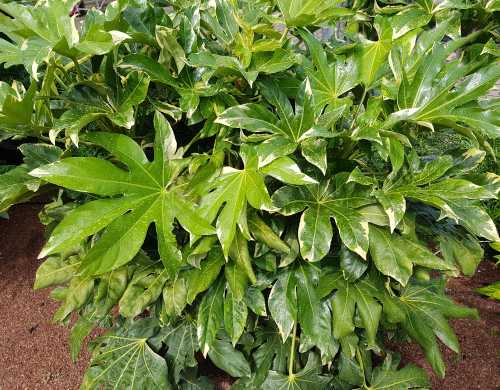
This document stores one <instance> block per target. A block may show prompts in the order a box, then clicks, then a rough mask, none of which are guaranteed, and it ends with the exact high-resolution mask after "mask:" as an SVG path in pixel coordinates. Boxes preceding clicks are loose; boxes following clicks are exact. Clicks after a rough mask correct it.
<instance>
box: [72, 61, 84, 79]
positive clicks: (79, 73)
mask: <svg viewBox="0 0 500 390" xmlns="http://www.w3.org/2000/svg"><path fill="white" fill-rule="evenodd" d="M71 60H72V61H73V63H74V64H75V69H76V74H77V75H78V81H83V80H84V78H83V73H82V70H81V68H80V64H79V63H78V60H77V59H76V58H72V59H71Z"/></svg>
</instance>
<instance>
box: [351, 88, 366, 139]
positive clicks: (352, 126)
mask: <svg viewBox="0 0 500 390" xmlns="http://www.w3.org/2000/svg"><path fill="white" fill-rule="evenodd" d="M367 92H368V91H367V89H366V88H365V89H364V90H363V95H362V96H361V101H360V102H359V106H358V108H357V110H356V113H355V114H354V117H353V118H352V122H351V127H350V128H349V135H351V134H352V130H353V129H354V126H355V125H356V118H357V117H358V115H359V112H360V111H361V106H362V105H363V102H364V100H365V97H366V93H367Z"/></svg>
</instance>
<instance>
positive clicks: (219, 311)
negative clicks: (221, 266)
mask: <svg viewBox="0 0 500 390" xmlns="http://www.w3.org/2000/svg"><path fill="white" fill-rule="evenodd" d="M226 283H227V282H226V279H225V278H224V277H223V276H222V275H220V276H219V277H218V278H217V280H216V281H215V282H214V283H213V284H212V286H211V287H210V288H209V289H208V291H207V293H206V294H205V295H204V297H203V299H202V300H201V303H200V308H199V315H198V340H199V342H200V348H201V352H202V353H203V355H204V356H206V355H207V353H208V352H209V350H210V348H211V347H212V345H213V343H214V341H215V335H216V333H217V331H218V330H219V327H220V325H221V323H222V319H223V316H224V290H225V288H226Z"/></svg>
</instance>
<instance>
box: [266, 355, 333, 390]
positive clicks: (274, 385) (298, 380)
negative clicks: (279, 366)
mask: <svg viewBox="0 0 500 390" xmlns="http://www.w3.org/2000/svg"><path fill="white" fill-rule="evenodd" d="M321 369H322V363H321V358H320V356H319V354H318V353H315V352H310V353H309V357H308V360H307V364H306V365H305V367H304V368H303V369H302V370H301V371H300V372H298V373H296V374H293V373H289V375H284V374H281V373H279V372H276V371H269V374H268V375H267V377H266V380H265V381H264V383H262V385H260V387H259V389H262V390H264V389H270V390H281V389H288V390H323V389H324V388H325V387H326V385H327V383H328V382H330V381H331V380H332V378H331V377H325V376H321V375H320V374H321Z"/></svg>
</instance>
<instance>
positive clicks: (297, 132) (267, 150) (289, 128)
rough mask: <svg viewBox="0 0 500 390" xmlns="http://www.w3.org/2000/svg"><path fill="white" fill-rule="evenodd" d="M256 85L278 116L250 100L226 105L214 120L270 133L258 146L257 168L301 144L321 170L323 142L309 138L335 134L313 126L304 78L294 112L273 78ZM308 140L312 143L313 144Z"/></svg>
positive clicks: (308, 88)
mask: <svg viewBox="0 0 500 390" xmlns="http://www.w3.org/2000/svg"><path fill="white" fill-rule="evenodd" d="M257 84H258V87H259V89H260V92H261V93H262V94H263V95H264V96H265V98H266V99H267V100H268V102H269V103H271V104H272V105H273V106H274V107H276V112H277V114H278V116H279V119H278V118H277V117H276V116H275V115H274V114H273V113H272V112H270V111H269V110H267V109H266V108H264V107H262V106H260V105H258V104H254V103H250V104H244V105H240V106H235V107H230V108H229V109H227V110H226V111H224V112H223V113H222V114H221V115H220V116H219V117H218V118H217V120H216V122H217V123H221V124H223V125H226V126H230V127H239V128H244V129H247V130H248V131H251V132H268V133H271V134H272V135H273V136H272V137H270V138H268V139H267V140H265V141H264V142H262V143H261V144H260V145H259V148H258V150H257V155H258V156H259V167H261V166H264V165H267V164H269V163H271V162H272V161H274V160H276V159H278V158H280V157H284V156H286V155H288V154H291V153H293V152H294V151H295V149H297V147H299V145H302V155H303V156H304V157H305V158H306V159H307V160H308V161H309V162H310V163H312V164H314V165H316V166H317V167H318V168H319V169H321V170H322V171H323V173H325V170H326V145H327V142H326V141H323V140H316V139H315V138H314V139H313V137H317V136H318V135H320V136H321V137H335V136H336V135H337V134H336V133H334V132H332V131H329V130H326V129H323V128H321V127H320V126H317V128H315V125H316V117H315V104H314V98H313V95H312V90H311V86H310V84H309V80H308V79H306V80H305V81H304V82H303V83H302V85H301V86H300V88H299V91H298V94H297V98H296V100H295V113H294V110H293V108H292V105H291V103H290V101H289V100H288V99H287V98H286V96H285V95H284V94H283V92H282V91H281V89H280V87H279V85H278V84H277V82H276V81H275V80H274V79H272V78H265V79H263V81H260V82H258V83H257ZM341 113H342V108H341V109H338V110H336V111H335V115H336V117H335V118H331V122H332V123H333V122H335V120H336V119H337V118H338V117H339V116H340V114H341ZM308 141H309V142H308ZM311 142H313V143H314V142H316V144H314V146H313V145H312V144H311Z"/></svg>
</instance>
